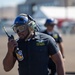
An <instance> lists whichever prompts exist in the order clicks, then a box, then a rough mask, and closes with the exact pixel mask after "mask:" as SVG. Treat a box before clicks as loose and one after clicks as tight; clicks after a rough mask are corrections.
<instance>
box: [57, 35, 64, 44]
mask: <svg viewBox="0 0 75 75" xmlns="http://www.w3.org/2000/svg"><path fill="white" fill-rule="evenodd" d="M62 41H63V40H62V36H61V34H58V43H61V42H62Z"/></svg>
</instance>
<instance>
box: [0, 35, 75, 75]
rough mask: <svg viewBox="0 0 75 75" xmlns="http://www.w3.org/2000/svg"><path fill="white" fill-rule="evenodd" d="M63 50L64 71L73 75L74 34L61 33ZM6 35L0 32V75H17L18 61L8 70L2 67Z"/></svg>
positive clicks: (5, 51) (74, 74)
mask: <svg viewBox="0 0 75 75" xmlns="http://www.w3.org/2000/svg"><path fill="white" fill-rule="evenodd" d="M62 37H63V45H64V51H65V61H64V62H65V71H66V75H75V35H62ZM7 41H8V38H7V36H6V35H2V34H0V75H18V63H17V62H16V64H15V66H14V68H13V69H12V70H11V71H10V72H5V71H4V69H3V64H2V62H3V59H4V57H5V55H6V53H7Z"/></svg>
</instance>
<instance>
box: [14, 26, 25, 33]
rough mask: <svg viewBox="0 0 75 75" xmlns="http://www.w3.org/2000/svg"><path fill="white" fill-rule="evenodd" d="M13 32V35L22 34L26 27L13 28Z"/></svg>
mask: <svg viewBox="0 0 75 75" xmlns="http://www.w3.org/2000/svg"><path fill="white" fill-rule="evenodd" d="M13 30H14V32H15V33H18V32H23V31H25V30H26V26H25V25H22V26H17V27H13Z"/></svg>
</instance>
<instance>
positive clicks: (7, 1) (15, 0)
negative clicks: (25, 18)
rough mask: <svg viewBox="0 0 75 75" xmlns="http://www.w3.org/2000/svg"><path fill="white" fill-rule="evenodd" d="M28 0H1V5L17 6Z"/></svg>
mask: <svg viewBox="0 0 75 75" xmlns="http://www.w3.org/2000/svg"><path fill="white" fill-rule="evenodd" d="M25 1H26V0H0V7H7V6H16V5H17V4H20V3H23V2H25Z"/></svg>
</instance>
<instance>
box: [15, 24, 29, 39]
mask: <svg viewBox="0 0 75 75" xmlns="http://www.w3.org/2000/svg"><path fill="white" fill-rule="evenodd" d="M14 31H15V33H17V34H18V36H19V37H20V38H21V39H24V38H25V37H27V34H28V26H27V25H21V26H17V27H14Z"/></svg>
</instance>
